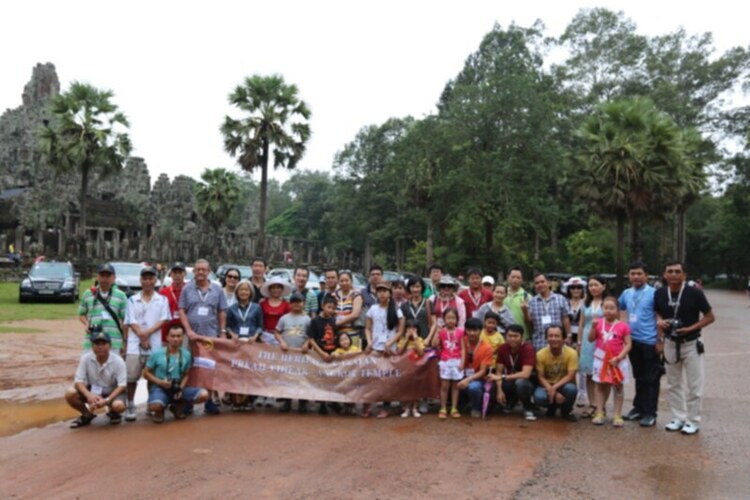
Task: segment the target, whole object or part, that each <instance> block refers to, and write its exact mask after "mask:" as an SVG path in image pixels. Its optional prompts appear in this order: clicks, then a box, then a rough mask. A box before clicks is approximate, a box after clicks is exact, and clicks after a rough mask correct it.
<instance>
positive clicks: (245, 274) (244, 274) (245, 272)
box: [216, 264, 253, 281]
mask: <svg viewBox="0 0 750 500" xmlns="http://www.w3.org/2000/svg"><path fill="white" fill-rule="evenodd" d="M232 267H234V268H236V269H239V270H240V277H241V279H243V280H249V279H250V278H252V277H253V268H252V267H250V266H241V265H239V264H222V265H220V266H219V268H218V269H217V270H216V276H217V277H218V278H219V280H220V281H221V280H223V279H224V275H225V274H227V269H230V268H232Z"/></svg>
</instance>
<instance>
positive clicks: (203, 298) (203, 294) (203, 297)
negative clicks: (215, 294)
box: [195, 283, 211, 303]
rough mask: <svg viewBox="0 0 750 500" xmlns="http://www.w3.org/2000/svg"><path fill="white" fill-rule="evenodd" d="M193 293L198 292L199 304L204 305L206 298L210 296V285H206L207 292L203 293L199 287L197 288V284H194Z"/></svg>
mask: <svg viewBox="0 0 750 500" xmlns="http://www.w3.org/2000/svg"><path fill="white" fill-rule="evenodd" d="M195 291H196V292H198V298H199V299H201V302H203V303H205V302H206V299H207V298H208V296H209V295H210V294H211V284H210V283H209V284H208V290H206V291H205V292H204V291H202V290H201V287H199V286H198V284H197V283H196V284H195Z"/></svg>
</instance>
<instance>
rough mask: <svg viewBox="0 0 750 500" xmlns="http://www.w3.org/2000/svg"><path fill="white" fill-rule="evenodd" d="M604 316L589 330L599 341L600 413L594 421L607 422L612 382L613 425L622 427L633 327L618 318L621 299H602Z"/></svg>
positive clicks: (591, 339)
mask: <svg viewBox="0 0 750 500" xmlns="http://www.w3.org/2000/svg"><path fill="white" fill-rule="evenodd" d="M602 312H603V313H604V317H603V318H602V319H600V320H599V321H598V322H597V323H596V324H595V325H594V328H592V329H591V332H590V333H589V342H594V341H596V349H595V351H594V377H593V378H594V382H596V414H595V415H594V418H593V420H592V422H593V423H594V425H602V424H604V405H605V404H606V402H607V398H608V397H609V390H610V387H611V386H614V389H615V398H614V399H615V401H614V403H615V408H614V410H615V417H614V419H613V421H612V425H614V426H615V427H622V426H623V425H624V424H625V422H624V421H623V418H622V403H623V399H624V394H623V388H622V384H623V383H626V382H627V381H628V380H629V378H630V364H629V363H628V358H627V356H628V352H630V348H631V345H632V343H631V340H630V328H629V327H628V324H627V323H624V322H622V321H619V320H618V317H619V314H620V312H619V307H618V305H617V299H616V298H614V297H607V298H605V299H604V302H603V303H602Z"/></svg>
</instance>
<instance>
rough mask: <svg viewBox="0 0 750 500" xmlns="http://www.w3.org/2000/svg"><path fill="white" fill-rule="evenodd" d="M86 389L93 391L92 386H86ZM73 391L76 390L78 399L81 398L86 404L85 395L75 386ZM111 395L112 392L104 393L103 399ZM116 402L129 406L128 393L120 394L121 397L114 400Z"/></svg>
mask: <svg viewBox="0 0 750 500" xmlns="http://www.w3.org/2000/svg"><path fill="white" fill-rule="evenodd" d="M86 388H87V389H88V390H89V391H90V390H91V386H90V385H87V386H86ZM73 389H74V390H75V391H76V392H77V393H78V397H80V398H81V402H82V403H86V398H85V397H84V395H83V394H81V391H79V390H78V389H76V388H75V386H74V387H73ZM113 390H114V389H113ZM110 394H112V391H102V397H103V398H104V399H106V398H108V397H109V395H110ZM114 401H120V402H121V403H122V404H124V405H125V406H127V405H128V397H127V392H123V393H122V394H120V395H119V396H117V397H116V398H115V399H114ZM114 401H113V403H114Z"/></svg>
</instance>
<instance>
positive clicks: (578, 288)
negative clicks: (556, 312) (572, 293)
mask: <svg viewBox="0 0 750 500" xmlns="http://www.w3.org/2000/svg"><path fill="white" fill-rule="evenodd" d="M568 288H569V289H570V290H583V287H582V286H581V285H571V286H569V287H568Z"/></svg>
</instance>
